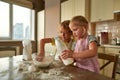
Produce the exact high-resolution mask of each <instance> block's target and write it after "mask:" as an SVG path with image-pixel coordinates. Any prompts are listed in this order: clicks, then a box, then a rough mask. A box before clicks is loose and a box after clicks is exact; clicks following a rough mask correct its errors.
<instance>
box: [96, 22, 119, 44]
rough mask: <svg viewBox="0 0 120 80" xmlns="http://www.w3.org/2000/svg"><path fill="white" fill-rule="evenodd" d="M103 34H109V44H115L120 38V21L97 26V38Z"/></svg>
mask: <svg viewBox="0 0 120 80" xmlns="http://www.w3.org/2000/svg"><path fill="white" fill-rule="evenodd" d="M101 32H108V36H109V44H114V42H113V39H114V38H116V37H119V38H120V21H108V22H100V23H97V24H96V36H101Z"/></svg>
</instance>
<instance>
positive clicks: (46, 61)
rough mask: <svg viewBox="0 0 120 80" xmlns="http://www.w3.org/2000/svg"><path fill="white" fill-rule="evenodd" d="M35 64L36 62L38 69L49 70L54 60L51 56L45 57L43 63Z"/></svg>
mask: <svg viewBox="0 0 120 80" xmlns="http://www.w3.org/2000/svg"><path fill="white" fill-rule="evenodd" d="M33 62H34V65H35V66H37V67H40V68H47V67H49V66H50V65H51V64H52V62H53V59H52V57H50V56H45V57H44V59H43V60H42V61H37V60H35V61H33Z"/></svg>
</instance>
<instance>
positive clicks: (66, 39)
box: [37, 20, 75, 61]
mask: <svg viewBox="0 0 120 80" xmlns="http://www.w3.org/2000/svg"><path fill="white" fill-rule="evenodd" d="M69 23H70V20H66V21H63V22H62V23H61V24H60V27H59V35H58V36H56V37H54V38H44V39H41V40H40V53H39V55H38V56H37V60H38V61H40V60H42V59H43V57H44V56H45V49H44V46H45V44H46V43H52V44H53V45H55V46H56V54H55V60H60V58H59V56H60V54H61V53H62V51H63V50H65V49H70V50H73V49H74V44H75V41H74V39H73V34H72V31H71V30H70V28H69Z"/></svg>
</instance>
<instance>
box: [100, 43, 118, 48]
mask: <svg viewBox="0 0 120 80" xmlns="http://www.w3.org/2000/svg"><path fill="white" fill-rule="evenodd" d="M99 47H111V48H120V46H118V45H110V44H101V45H100V46H99Z"/></svg>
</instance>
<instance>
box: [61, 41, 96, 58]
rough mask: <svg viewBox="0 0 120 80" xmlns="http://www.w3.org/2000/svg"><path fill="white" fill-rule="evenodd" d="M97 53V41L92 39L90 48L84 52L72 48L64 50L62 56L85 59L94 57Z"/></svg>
mask: <svg viewBox="0 0 120 80" xmlns="http://www.w3.org/2000/svg"><path fill="white" fill-rule="evenodd" d="M96 54H97V43H96V42H95V41H92V42H90V43H89V48H88V50H85V51H82V52H78V53H76V52H73V51H71V50H64V51H63V52H62V55H61V57H62V58H63V59H66V58H81V59H85V58H90V57H93V56H95V55H96Z"/></svg>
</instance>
